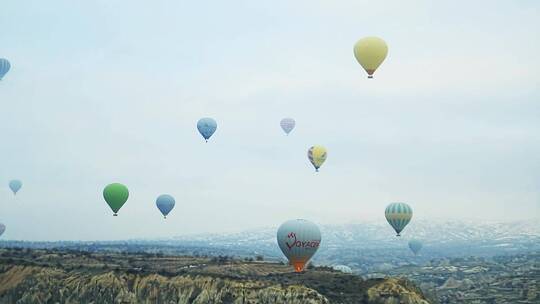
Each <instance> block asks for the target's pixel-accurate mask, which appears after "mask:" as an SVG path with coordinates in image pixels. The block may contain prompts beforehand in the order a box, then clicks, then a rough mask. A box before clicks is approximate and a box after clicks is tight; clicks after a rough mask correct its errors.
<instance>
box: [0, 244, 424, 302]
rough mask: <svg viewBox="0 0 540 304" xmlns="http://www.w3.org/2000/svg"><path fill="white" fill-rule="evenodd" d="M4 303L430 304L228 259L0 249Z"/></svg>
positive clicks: (371, 283) (402, 283) (403, 286)
mask: <svg viewBox="0 0 540 304" xmlns="http://www.w3.org/2000/svg"><path fill="white" fill-rule="evenodd" d="M0 303H21V304H22V303H194V304H195V303H201V304H202V303H204V304H211V303H216V304H217V303H229V304H233V303H238V304H240V303H263V304H264V303H293V304H294V303H298V304H301V303H313V304H315V303H355V304H358V303H373V304H375V303H377V304H379V303H380V304H383V303H387V304H393V303H402V304H426V303H428V301H427V300H426V298H425V297H424V296H423V294H422V292H421V291H420V290H419V289H418V288H417V287H415V286H414V285H413V284H412V283H410V282H409V281H406V280H404V279H396V278H386V279H371V280H363V279H361V278H360V277H358V276H355V275H351V274H345V273H340V272H337V271H334V270H331V269H329V268H313V269H309V270H307V271H306V272H304V273H301V274H296V273H293V272H292V271H291V268H290V267H288V266H286V265H281V264H275V263H267V262H264V261H241V260H234V259H230V258H228V257H214V258H206V257H182V256H180V257H178V256H161V255H159V254H157V255H156V254H115V253H89V252H76V251H57V250H28V249H0Z"/></svg>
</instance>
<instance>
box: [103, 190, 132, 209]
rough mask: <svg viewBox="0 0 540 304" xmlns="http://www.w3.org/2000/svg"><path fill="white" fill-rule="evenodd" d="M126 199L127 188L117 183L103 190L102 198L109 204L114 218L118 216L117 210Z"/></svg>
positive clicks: (127, 195)
mask: <svg viewBox="0 0 540 304" xmlns="http://www.w3.org/2000/svg"><path fill="white" fill-rule="evenodd" d="M128 197H129V190H128V188H127V187H126V186H124V185H122V184H119V183H114V184H110V185H107V187H105V189H103V198H104V199H105V201H106V202H107V204H109V207H111V210H112V211H113V212H114V214H113V215H114V216H118V210H120V208H122V206H123V205H124V204H125V203H126V201H127V199H128Z"/></svg>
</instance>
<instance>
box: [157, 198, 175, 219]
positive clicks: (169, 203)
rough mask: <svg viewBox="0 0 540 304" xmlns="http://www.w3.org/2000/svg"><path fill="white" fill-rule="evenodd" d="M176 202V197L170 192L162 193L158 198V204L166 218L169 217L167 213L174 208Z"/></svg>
mask: <svg viewBox="0 0 540 304" xmlns="http://www.w3.org/2000/svg"><path fill="white" fill-rule="evenodd" d="M174 204H175V202H174V197H172V196H170V195H168V194H162V195H160V196H159V197H158V198H157V199H156V206H157V207H158V209H159V211H161V214H163V216H164V217H165V218H167V214H169V212H171V210H172V209H173V208H174Z"/></svg>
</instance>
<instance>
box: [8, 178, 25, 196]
mask: <svg viewBox="0 0 540 304" xmlns="http://www.w3.org/2000/svg"><path fill="white" fill-rule="evenodd" d="M21 188H22V182H21V181H20V180H18V179H14V180H11V181H10V182H9V189H11V191H13V194H15V195H17V192H19V190H21Z"/></svg>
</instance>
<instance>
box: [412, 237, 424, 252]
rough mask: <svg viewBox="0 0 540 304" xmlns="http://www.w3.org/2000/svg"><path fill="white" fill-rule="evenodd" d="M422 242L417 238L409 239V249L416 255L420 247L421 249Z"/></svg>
mask: <svg viewBox="0 0 540 304" xmlns="http://www.w3.org/2000/svg"><path fill="white" fill-rule="evenodd" d="M422 246H423V245H422V242H421V241H419V240H415V239H413V240H410V241H409V248H411V251H412V252H413V253H414V255H417V254H418V252H420V249H422Z"/></svg>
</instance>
